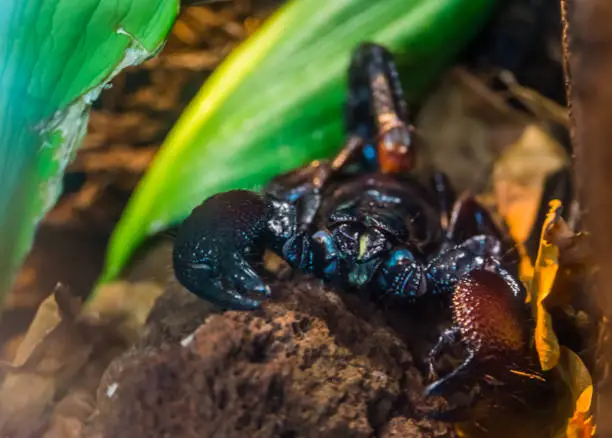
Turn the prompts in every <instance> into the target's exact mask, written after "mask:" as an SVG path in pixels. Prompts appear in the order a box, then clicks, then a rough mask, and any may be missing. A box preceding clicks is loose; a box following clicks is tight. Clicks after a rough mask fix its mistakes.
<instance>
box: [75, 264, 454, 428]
mask: <svg viewBox="0 0 612 438" xmlns="http://www.w3.org/2000/svg"><path fill="white" fill-rule="evenodd" d="M272 291H273V296H272V299H271V300H270V301H267V302H266V303H264V305H263V306H262V308H261V309H260V310H257V311H254V312H234V311H227V312H221V311H220V310H219V309H217V308H214V307H213V306H211V305H208V304H207V303H205V302H203V301H201V300H198V299H197V298H196V297H195V296H193V295H191V294H189V293H188V292H186V291H185V290H184V289H182V288H180V287H179V286H178V285H176V284H175V283H174V282H173V283H172V284H171V285H170V286H169V287H168V289H167V291H166V292H165V294H164V295H162V296H161V297H160V299H159V300H158V303H157V305H156V308H154V309H153V311H152V313H151V316H150V318H149V321H148V325H147V329H146V333H145V336H144V337H143V339H142V342H141V343H140V345H138V346H137V347H135V348H134V349H132V350H131V351H129V352H128V353H126V354H124V355H123V356H121V357H119V358H118V359H116V360H115V361H114V362H113V363H112V364H111V366H110V367H109V368H108V370H107V371H106V373H105V375H104V377H103V378H102V381H101V384H100V387H99V390H98V409H97V413H96V415H95V416H94V418H93V420H92V422H91V423H90V425H89V427H88V433H87V436H96V437H124V436H125V437H134V436H148V437H154V436H160V437H161V436H173V437H245V436H249V437H284V438H289V437H311V436H312V437H314V436H317V437H375V436H376V437H400V436H401V437H412V436H414V437H417V436H418V437H450V436H455V434H454V432H453V428H452V426H451V425H448V424H445V423H441V422H437V421H433V420H430V419H428V418H427V417H426V415H425V412H428V411H431V410H432V409H436V406H435V405H433V404H432V402H430V401H427V400H425V399H424V398H423V396H422V392H423V388H424V384H425V383H426V382H425V381H424V378H423V374H422V371H421V367H420V366H419V364H417V363H415V361H414V360H413V354H412V353H413V352H411V351H410V350H409V349H408V348H407V345H408V344H407V343H406V342H404V340H402V339H400V337H399V336H398V332H397V330H394V329H391V328H390V327H389V326H388V325H387V323H386V321H387V318H386V317H385V316H384V312H383V311H382V310H381V308H380V306H377V305H375V304H373V303H369V302H367V301H365V302H364V301H363V300H359V299H358V298H357V297H355V296H350V295H344V294H342V293H337V292H334V291H331V290H329V289H325V288H323V286H322V285H321V283H320V282H319V281H317V280H313V279H310V278H308V277H304V276H301V275H297V276H296V277H294V278H292V279H290V280H286V279H285V280H283V281H277V282H276V283H274V284H273V286H272ZM173 314H174V315H175V317H173V316H172V315H173ZM180 315H182V317H180ZM186 315H188V317H185V316H186ZM423 348H425V347H423Z"/></svg>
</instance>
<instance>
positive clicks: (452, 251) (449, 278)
mask: <svg viewBox="0 0 612 438" xmlns="http://www.w3.org/2000/svg"><path fill="white" fill-rule="evenodd" d="M517 257H518V255H517V254H516V250H515V247H514V244H513V243H511V242H510V241H509V239H508V238H507V237H506V236H505V235H504V233H503V232H502V231H501V230H500V229H499V227H498V226H497V225H496V223H495V221H494V220H493V218H492V217H491V216H490V214H489V213H488V211H487V210H486V209H485V208H484V207H483V206H482V205H480V203H479V202H478V201H476V199H474V198H473V197H471V196H465V197H463V198H461V199H460V200H459V201H457V202H456V204H455V207H454V208H453V212H452V215H451V218H450V223H449V225H448V228H447V230H446V237H445V242H444V243H443V245H442V248H441V250H440V252H439V253H438V254H437V255H435V256H434V257H433V258H432V260H430V262H429V263H428V265H427V268H426V276H427V281H428V284H429V289H430V290H431V291H433V292H434V293H452V291H453V289H454V286H455V284H456V283H457V281H458V280H459V279H460V278H461V277H463V276H464V275H466V274H467V273H469V272H470V271H472V270H475V269H480V268H482V267H483V266H484V263H485V261H487V260H488V262H489V263H504V265H505V266H508V267H509V268H510V269H512V270H513V272H514V270H515V269H516V268H517V266H518V259H517ZM515 273H516V272H515Z"/></svg>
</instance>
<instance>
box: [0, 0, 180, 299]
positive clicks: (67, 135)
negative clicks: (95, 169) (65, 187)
mask: <svg viewBox="0 0 612 438" xmlns="http://www.w3.org/2000/svg"><path fill="white" fill-rule="evenodd" d="M178 9H179V4H178V0H3V2H2V13H0V60H1V61H0V301H1V299H2V298H3V297H4V296H5V294H6V292H7V290H8V289H9V287H10V285H11V283H12V279H13V277H14V273H15V271H16V270H17V269H18V268H19V266H20V265H21V262H22V260H23V257H24V256H25V255H26V254H27V252H28V251H29V248H30V247H31V245H32V240H33V237H34V232H35V229H36V226H37V224H38V222H39V220H40V219H41V218H42V217H43V216H44V214H45V213H46V212H47V210H48V209H49V208H50V207H51V206H53V204H54V203H55V202H56V200H57V197H58V195H59V193H60V191H61V180H62V174H63V172H64V169H65V167H66V165H67V164H68V163H69V162H70V160H71V159H72V157H73V155H74V153H75V151H76V149H77V148H78V146H79V145H80V143H81V140H82V138H83V135H84V134H85V132H86V128H87V121H88V116H89V108H90V104H91V103H92V102H93V100H95V99H96V98H97V96H98V94H99V93H100V92H101V90H102V89H103V87H104V85H105V84H106V83H107V82H108V81H109V80H110V79H111V78H112V77H113V76H114V75H115V74H117V73H118V72H119V71H120V70H121V69H122V68H124V67H126V66H129V65H133V64H136V63H140V62H142V61H143V60H144V59H146V58H148V57H149V56H151V55H153V54H154V53H155V52H156V51H158V50H159V49H160V48H161V46H162V44H163V41H164V39H165V37H166V35H167V33H168V31H169V30H170V28H171V26H172V23H173V22H174V19H175V17H176V15H177V13H178Z"/></svg>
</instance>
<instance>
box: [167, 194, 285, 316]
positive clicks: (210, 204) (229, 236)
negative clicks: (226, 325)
mask: <svg viewBox="0 0 612 438" xmlns="http://www.w3.org/2000/svg"><path fill="white" fill-rule="evenodd" d="M295 222H296V218H295V210H294V209H293V208H292V206H291V205H289V204H283V203H279V202H278V201H275V200H270V199H267V198H264V197H262V196H260V195H259V194H257V193H254V192H249V191H246V190H234V191H230V192H225V193H221V194H218V195H215V196H212V197H210V198H208V199H207V200H206V201H204V202H203V203H202V204H201V205H200V206H199V207H196V208H195V209H194V210H193V211H192V213H191V215H190V216H189V217H188V218H187V219H186V220H185V221H184V222H183V224H182V225H181V227H180V228H179V230H178V232H177V235H176V238H175V244H174V251H173V266H174V272H175V275H176V278H177V280H178V281H179V282H180V283H181V284H182V285H183V286H185V287H186V288H187V289H188V290H189V291H191V292H192V293H194V294H196V295H198V296H200V297H202V298H204V299H206V300H208V301H210V302H212V303H214V304H217V305H219V306H221V307H226V308H231V309H245V310H246V309H255V308H257V307H259V300H258V299H257V298H261V297H265V296H267V295H268V294H269V289H268V287H267V286H266V284H265V283H264V281H263V280H262V279H261V278H260V276H259V275H258V274H257V273H256V272H255V270H254V269H253V267H252V265H253V264H255V263H258V262H260V261H261V258H262V255H263V252H264V250H265V249H266V248H270V249H272V250H275V251H280V249H281V248H282V246H283V245H284V244H285V242H286V241H287V240H289V239H290V238H291V237H292V236H294V235H295V228H296V225H295Z"/></svg>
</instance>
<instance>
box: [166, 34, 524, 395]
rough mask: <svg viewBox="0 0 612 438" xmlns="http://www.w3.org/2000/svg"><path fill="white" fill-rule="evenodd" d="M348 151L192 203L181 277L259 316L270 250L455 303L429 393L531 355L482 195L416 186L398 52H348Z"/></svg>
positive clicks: (360, 283) (512, 265) (344, 284)
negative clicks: (444, 359)
mask: <svg viewBox="0 0 612 438" xmlns="http://www.w3.org/2000/svg"><path fill="white" fill-rule="evenodd" d="M344 119H345V126H346V130H347V135H346V139H345V142H344V145H343V147H342V148H341V150H340V152H339V153H338V154H337V155H336V156H335V158H334V159H332V160H329V161H324V160H318V161H314V162H312V163H310V164H308V165H306V166H304V167H301V168H298V169H296V170H292V171H290V172H288V173H285V174H282V175H280V176H277V177H276V178H274V179H273V180H271V181H270V182H269V183H268V184H267V186H266V187H265V188H264V190H263V191H262V192H261V193H260V192H254V191H248V190H232V191H228V192H224V193H219V194H216V195H214V196H212V197H209V198H208V199H206V200H205V201H204V202H203V203H202V204H201V205H199V206H198V207H196V208H195V209H194V210H193V211H192V213H191V214H190V216H188V217H187V219H186V220H185V221H184V222H183V223H182V225H181V226H180V228H179V230H178V231H177V234H176V236H175V245H174V250H173V266H174V271H175V275H176V278H177V279H178V281H179V282H180V283H181V284H182V285H183V286H184V287H185V288H186V289H188V290H189V291H190V292H192V293H194V294H196V295H198V296H199V297H201V298H203V299H206V300H208V301H210V302H212V303H214V304H216V305H218V306H220V307H223V308H227V309H234V310H253V309H257V308H258V307H260V305H261V301H262V299H265V298H266V297H268V296H269V295H270V289H269V287H268V285H267V284H266V283H265V282H264V280H263V279H262V277H261V276H260V274H258V272H257V269H256V268H257V266H259V265H260V264H261V263H262V259H263V255H264V252H265V251H266V250H270V251H272V252H274V253H276V254H277V255H279V256H280V257H282V258H283V259H284V260H285V261H286V262H288V263H289V265H290V266H291V267H293V268H295V269H298V270H300V271H302V272H304V273H307V274H311V275H313V276H315V277H317V278H319V279H321V280H323V281H324V282H326V283H328V284H330V285H335V286H338V287H341V288H344V289H348V290H357V291H365V292H367V293H368V294H369V295H370V296H371V297H374V298H376V299H387V298H389V299H397V300H400V301H402V302H411V301H414V300H417V299H421V297H423V296H426V295H431V296H443V295H446V296H450V297H451V302H452V318H453V326H452V327H451V328H449V329H448V330H446V331H444V332H443V333H442V334H441V335H440V337H439V340H438V342H437V343H436V344H435V346H434V347H433V348H432V350H431V352H430V355H429V359H428V363H429V370H430V375H431V376H432V379H434V380H435V381H434V382H433V383H431V384H430V385H429V386H428V387H427V389H426V393H427V394H438V395H441V394H443V393H444V392H445V391H446V390H448V388H451V387H453V386H454V385H455V384H456V381H457V379H459V377H460V375H462V374H464V373H466V372H468V371H470V370H475V369H481V370H484V369H488V368H486V367H485V365H486V364H497V365H500V366H505V367H506V368H507V367H509V366H511V365H510V364H514V363H520V362H521V360H522V359H523V358H524V357H526V355H528V354H527V351H528V349H529V321H528V320H529V317H528V316H527V314H526V312H525V308H526V306H525V305H524V300H525V290H524V287H523V285H522V284H521V283H520V281H518V280H517V278H518V274H517V272H516V266H517V263H516V260H514V259H512V257H511V256H508V254H514V252H513V249H514V243H513V242H510V241H509V238H507V237H506V234H505V233H504V232H503V231H502V229H501V228H500V227H499V226H498V225H497V223H496V222H495V221H494V219H493V217H492V216H491V214H490V213H489V212H488V210H487V209H486V208H485V207H484V206H483V205H481V204H480V203H479V202H478V201H477V200H476V198H475V197H474V196H468V195H464V196H460V197H456V196H455V194H454V191H453V188H452V187H451V184H450V182H449V179H448V178H447V177H446V176H445V175H444V174H443V173H441V172H433V175H432V176H430V178H429V181H427V182H420V181H419V179H418V178H416V176H414V175H413V173H414V172H411V171H412V170H413V169H414V167H415V162H416V160H415V158H416V157H415V155H416V154H415V146H414V144H413V143H414V141H413V140H414V131H415V129H414V127H413V125H412V123H411V120H410V114H409V111H408V107H407V103H406V101H405V99H404V94H403V89H402V86H401V83H400V79H399V74H398V71H397V67H396V65H395V61H394V58H393V56H392V55H391V53H390V52H389V51H388V50H387V49H386V48H385V47H383V46H381V45H378V44H375V43H368V42H366V43H362V44H360V45H359V46H358V47H357V48H356V49H355V50H354V51H353V54H352V56H351V59H350V62H349V68H348V93H347V99H346V103H345V108H344ZM459 340H461V341H462V342H463V345H464V347H465V349H466V351H467V357H465V359H464V361H463V362H462V363H461V364H460V365H459V366H458V367H457V368H456V369H454V370H453V371H452V372H450V373H448V374H447V375H446V376H444V377H442V378H438V377H437V373H436V371H435V366H434V364H435V360H436V358H437V357H438V356H439V355H440V354H441V352H442V351H443V349H444V348H446V347H447V346H449V345H450V344H454V343H456V342H458V341H459Z"/></svg>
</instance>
